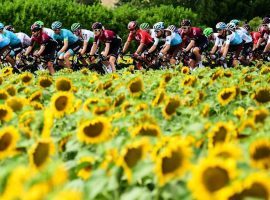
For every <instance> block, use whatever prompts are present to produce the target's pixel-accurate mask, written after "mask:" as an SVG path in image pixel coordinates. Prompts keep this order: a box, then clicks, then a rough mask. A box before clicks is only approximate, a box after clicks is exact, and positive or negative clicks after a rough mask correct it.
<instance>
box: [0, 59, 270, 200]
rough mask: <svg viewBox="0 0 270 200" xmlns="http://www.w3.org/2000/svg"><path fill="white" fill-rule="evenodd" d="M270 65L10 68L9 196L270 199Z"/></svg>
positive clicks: (1, 74)
mask: <svg viewBox="0 0 270 200" xmlns="http://www.w3.org/2000/svg"><path fill="white" fill-rule="evenodd" d="M269 108H270V64H268V65H267V64H257V66H254V67H239V68H234V69H232V68H231V69H223V68H215V69H210V68H200V69H197V70H196V71H194V72H192V73H190V71H189V68H187V67H180V66H179V67H176V68H175V69H170V70H163V71H139V72H137V71H136V72H135V71H134V70H133V66H130V67H129V68H126V69H123V70H121V71H119V72H117V73H113V74H107V75H104V76H101V75H98V74H96V73H93V72H90V71H89V70H88V69H82V70H81V71H77V72H71V71H70V70H68V69H64V70H61V71H59V72H57V73H56V74H55V75H53V76H50V75H49V74H48V73H47V72H44V71H41V72H38V74H37V75H33V74H31V73H28V72H24V73H22V74H13V73H12V68H8V67H5V68H2V69H1V71H0V169H1V170H0V199H1V200H15V199H16V200H41V199H42V200H43V199H44V200H49V199H53V200H83V199H86V200H88V199H98V200H103V199H104V200H105V199H120V200H135V199H136V200H137V199H138V200H144V199H145V200H149V199H157V200H163V199H164V200H171V199H179V200H180V199H181V200H193V199H194V200H195V199H196V200H247V199H249V200H251V199H253V200H255V199H256V200H258V199H263V200H269V199H270V117H269V115H270V110H269Z"/></svg>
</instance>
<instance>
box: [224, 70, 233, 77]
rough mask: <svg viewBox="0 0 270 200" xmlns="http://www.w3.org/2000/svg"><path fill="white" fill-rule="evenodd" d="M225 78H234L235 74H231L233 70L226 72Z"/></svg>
mask: <svg viewBox="0 0 270 200" xmlns="http://www.w3.org/2000/svg"><path fill="white" fill-rule="evenodd" d="M224 76H225V77H227V78H231V77H232V76H233V73H232V72H231V70H225V71H224Z"/></svg>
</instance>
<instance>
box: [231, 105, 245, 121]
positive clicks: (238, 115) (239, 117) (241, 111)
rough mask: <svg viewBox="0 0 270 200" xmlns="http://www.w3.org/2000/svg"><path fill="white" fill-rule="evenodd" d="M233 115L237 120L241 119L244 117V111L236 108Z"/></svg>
mask: <svg viewBox="0 0 270 200" xmlns="http://www.w3.org/2000/svg"><path fill="white" fill-rule="evenodd" d="M233 114H234V115H235V116H236V117H237V118H238V119H243V117H244V116H245V109H244V108H243V107H238V108H237V109H236V110H234V112H233Z"/></svg>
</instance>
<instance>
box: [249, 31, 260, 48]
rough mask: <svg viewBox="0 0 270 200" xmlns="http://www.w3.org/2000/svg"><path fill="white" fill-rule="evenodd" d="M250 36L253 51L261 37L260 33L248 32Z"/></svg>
mask: <svg viewBox="0 0 270 200" xmlns="http://www.w3.org/2000/svg"><path fill="white" fill-rule="evenodd" d="M250 35H251V37H252V40H253V50H254V49H255V48H256V46H257V44H258V41H259V39H260V37H261V34H260V32H257V31H252V32H250Z"/></svg>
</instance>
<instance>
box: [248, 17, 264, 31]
mask: <svg viewBox="0 0 270 200" xmlns="http://www.w3.org/2000/svg"><path fill="white" fill-rule="evenodd" d="M261 23H262V19H261V18H260V17H254V18H253V19H252V20H250V21H249V22H248V24H249V25H250V27H251V29H252V30H253V31H257V29H258V27H259V25H260V24H261Z"/></svg>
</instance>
